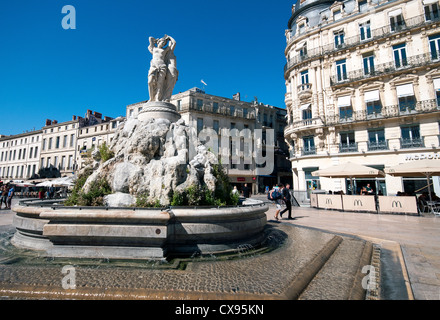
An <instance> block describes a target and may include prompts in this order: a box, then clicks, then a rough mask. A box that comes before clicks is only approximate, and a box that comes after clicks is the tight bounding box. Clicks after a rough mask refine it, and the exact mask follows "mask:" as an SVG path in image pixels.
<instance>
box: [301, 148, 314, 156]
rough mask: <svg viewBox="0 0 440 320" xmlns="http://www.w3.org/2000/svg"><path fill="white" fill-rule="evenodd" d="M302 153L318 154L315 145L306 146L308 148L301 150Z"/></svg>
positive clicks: (306, 154)
mask: <svg viewBox="0 0 440 320" xmlns="http://www.w3.org/2000/svg"><path fill="white" fill-rule="evenodd" d="M301 154H302V155H303V156H310V155H314V154H316V148H315V147H306V148H303V149H302V150H301Z"/></svg>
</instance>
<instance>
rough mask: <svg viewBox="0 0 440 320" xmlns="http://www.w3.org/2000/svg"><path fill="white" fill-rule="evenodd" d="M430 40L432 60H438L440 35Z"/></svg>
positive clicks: (431, 37)
mask: <svg viewBox="0 0 440 320" xmlns="http://www.w3.org/2000/svg"><path fill="white" fill-rule="evenodd" d="M428 39H429V48H430V50H431V58H432V60H437V59H438V58H439V52H440V34H436V35H433V36H430V37H429V38H428Z"/></svg>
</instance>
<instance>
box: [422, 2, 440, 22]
mask: <svg viewBox="0 0 440 320" xmlns="http://www.w3.org/2000/svg"><path fill="white" fill-rule="evenodd" d="M438 18H439V12H438V4H437V0H436V1H435V2H434V3H431V4H428V5H426V6H425V20H426V21H435V20H438Z"/></svg>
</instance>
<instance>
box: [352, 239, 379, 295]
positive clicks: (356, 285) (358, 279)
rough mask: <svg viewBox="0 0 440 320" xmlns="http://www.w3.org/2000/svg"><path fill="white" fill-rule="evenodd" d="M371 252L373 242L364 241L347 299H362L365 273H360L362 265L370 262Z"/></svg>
mask: <svg viewBox="0 0 440 320" xmlns="http://www.w3.org/2000/svg"><path fill="white" fill-rule="evenodd" d="M372 254H373V244H372V243H371V242H369V241H368V242H366V243H365V245H364V250H363V252H362V255H361V258H360V260H359V265H358V268H357V271H356V276H355V278H354V282H353V287H352V288H351V290H350V294H349V296H348V300H364V299H365V294H366V291H365V289H364V288H363V287H362V279H363V278H364V277H365V274H364V273H362V268H363V267H364V266H367V265H370V264H371V256H372Z"/></svg>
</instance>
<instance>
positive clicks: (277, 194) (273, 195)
mask: <svg viewBox="0 0 440 320" xmlns="http://www.w3.org/2000/svg"><path fill="white" fill-rule="evenodd" d="M280 186H282V185H278V186H276V185H275V186H274V187H273V189H272V190H271V191H270V192H269V194H268V195H267V198H268V199H269V200H272V201H273V202H274V203H275V205H276V207H277V211H276V212H275V219H276V220H280V219H278V214H279V213H280V211H281V201H282V195H281V191H280Z"/></svg>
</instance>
